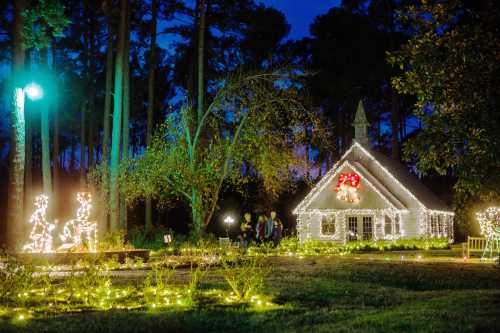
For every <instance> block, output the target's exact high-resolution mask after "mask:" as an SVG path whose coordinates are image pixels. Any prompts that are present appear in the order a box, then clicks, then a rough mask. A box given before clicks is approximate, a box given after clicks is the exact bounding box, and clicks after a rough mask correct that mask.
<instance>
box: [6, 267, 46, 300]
mask: <svg viewBox="0 0 500 333" xmlns="http://www.w3.org/2000/svg"><path fill="white" fill-rule="evenodd" d="M33 273H34V268H33V266H31V265H25V264H21V263H19V262H17V261H15V260H13V259H11V260H9V261H7V262H6V264H5V267H4V268H3V269H0V300H1V301H3V302H4V301H15V302H20V303H22V304H24V303H25V301H26V299H27V297H28V294H27V291H28V290H30V289H32V288H34V287H35V284H36V282H37V281H36V278H35V277H34V275H33Z"/></svg>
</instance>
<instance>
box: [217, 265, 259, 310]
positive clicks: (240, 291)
mask: <svg viewBox="0 0 500 333" xmlns="http://www.w3.org/2000/svg"><path fill="white" fill-rule="evenodd" d="M219 272H220V274H221V275H222V277H223V278H224V280H225V281H226V282H227V284H228V285H229V287H230V288H231V290H232V292H233V295H234V299H235V300H236V301H248V300H249V299H250V298H251V297H252V296H253V295H256V294H258V293H259V292H260V291H261V290H262V287H263V285H264V277H265V276H266V274H267V270H266V269H264V267H263V266H262V265H261V264H260V263H259V261H258V260H257V258H255V257H253V258H250V259H242V260H239V261H238V260H236V261H233V260H230V258H229V257H227V258H225V260H222V264H221V267H220V269H219Z"/></svg>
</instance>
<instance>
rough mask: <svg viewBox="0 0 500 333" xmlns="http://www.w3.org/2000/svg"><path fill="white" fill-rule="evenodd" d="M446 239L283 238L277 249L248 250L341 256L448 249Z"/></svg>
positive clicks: (253, 248) (250, 251) (255, 247)
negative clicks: (344, 240)
mask: <svg viewBox="0 0 500 333" xmlns="http://www.w3.org/2000/svg"><path fill="white" fill-rule="evenodd" d="M449 247H450V245H449V244H448V239H446V238H414V239H398V240H393V241H389V240H378V241H374V240H371V241H357V242H349V243H347V244H345V245H342V244H340V243H338V242H334V241H320V240H307V241H304V242H302V243H301V242H299V240H298V238H297V237H287V238H283V239H282V240H281V242H280V244H279V245H278V246H277V247H273V246H272V244H271V243H262V244H260V245H256V244H253V245H252V246H251V247H250V248H249V249H248V252H247V253H248V254H249V255H251V256H256V255H260V256H269V255H275V256H276V255H293V254H296V255H304V256H314V255H341V254H345V253H349V252H352V251H404V250H435V249H447V248H449Z"/></svg>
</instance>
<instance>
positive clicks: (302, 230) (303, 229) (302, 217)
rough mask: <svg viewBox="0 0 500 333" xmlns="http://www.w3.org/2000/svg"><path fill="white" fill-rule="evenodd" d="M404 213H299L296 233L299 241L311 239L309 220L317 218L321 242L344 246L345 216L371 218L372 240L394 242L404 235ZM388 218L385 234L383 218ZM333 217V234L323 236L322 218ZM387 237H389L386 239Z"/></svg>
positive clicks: (380, 210) (375, 211) (345, 237)
mask: <svg viewBox="0 0 500 333" xmlns="http://www.w3.org/2000/svg"><path fill="white" fill-rule="evenodd" d="M404 213H408V211H406V210H398V209H390V208H389V209H313V210H310V211H308V212H306V213H301V214H299V216H298V217H297V233H298V235H299V239H300V240H304V239H305V240H308V239H311V238H312V237H311V236H312V235H311V230H310V227H311V218H312V216H315V217H317V220H318V221H319V226H320V228H319V234H318V236H319V237H320V238H321V239H323V240H333V241H341V242H342V243H344V244H346V243H347V241H348V235H349V230H347V228H346V226H347V219H346V216H348V215H353V216H373V219H374V220H373V239H374V240H379V239H390V240H395V239H399V238H400V237H401V236H403V235H404V234H405V231H404V229H403V226H402V224H401V215H402V214H404ZM386 215H387V216H389V217H390V218H391V220H392V221H391V224H392V228H391V234H390V235H386V234H385V229H384V226H385V224H384V223H385V216H386ZM330 216H333V217H334V219H335V234H334V235H323V232H322V230H321V221H322V219H323V217H330ZM396 216H398V218H399V221H398V223H399V233H396V232H395V223H396V221H395V218H396ZM304 221H307V222H304ZM377 227H378V228H379V229H378V230H379V233H377ZM387 236H389V237H388V238H387Z"/></svg>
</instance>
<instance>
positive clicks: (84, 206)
mask: <svg viewBox="0 0 500 333" xmlns="http://www.w3.org/2000/svg"><path fill="white" fill-rule="evenodd" d="M76 200H77V201H78V202H79V203H80V207H79V208H78V209H77V211H76V219H73V220H69V221H68V222H66V224H65V225H64V229H63V233H62V234H61V235H60V237H61V240H62V242H63V244H62V245H61V246H60V247H59V250H69V249H72V248H75V247H78V246H80V245H82V243H83V240H82V237H84V238H85V240H86V242H87V244H88V248H89V251H92V252H95V251H96V243H97V226H96V224H95V223H93V222H90V221H89V216H90V209H91V208H92V204H91V202H92V197H91V195H90V193H87V192H78V193H77V194H76Z"/></svg>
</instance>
